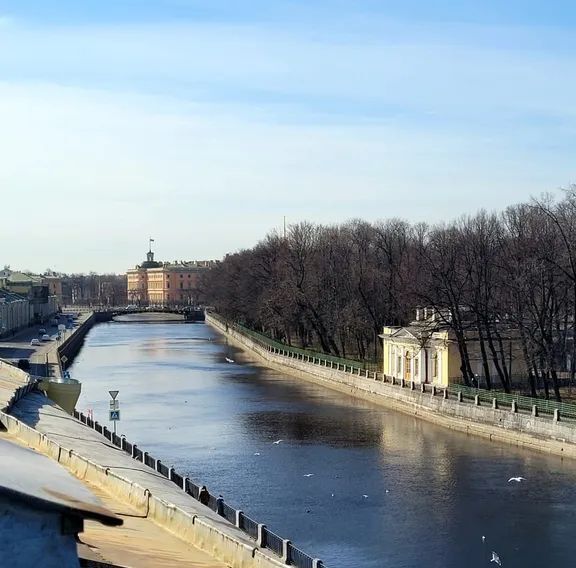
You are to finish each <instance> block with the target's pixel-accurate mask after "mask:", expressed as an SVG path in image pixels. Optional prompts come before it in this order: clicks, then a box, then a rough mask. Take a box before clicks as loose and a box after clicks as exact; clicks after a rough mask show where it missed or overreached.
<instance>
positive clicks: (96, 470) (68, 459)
mask: <svg viewBox="0 0 576 568" xmlns="http://www.w3.org/2000/svg"><path fill="white" fill-rule="evenodd" d="M0 422H1V423H2V424H3V425H4V427H5V428H6V430H7V431H8V432H9V433H10V434H11V435H13V436H15V437H16V438H18V439H20V440H21V441H23V442H24V443H26V444H27V445H28V446H30V447H31V448H34V449H36V450H37V451H39V452H41V453H43V454H45V455H47V456H50V457H51V458H53V459H54V460H56V461H58V462H59V463H60V464H62V465H63V466H64V467H66V468H67V469H68V470H69V471H70V472H71V473H73V474H74V475H75V476H76V477H77V478H79V479H81V480H85V481H87V482H89V483H92V484H94V485H96V486H98V487H101V488H102V489H104V490H105V491H106V492H107V493H110V494H111V495H113V496H114V497H116V498H117V499H118V500H119V501H121V502H124V503H127V504H130V505H132V506H133V507H135V508H136V509H137V510H138V511H139V512H141V514H142V515H146V516H147V517H148V518H150V519H151V520H152V521H153V522H155V523H156V524H157V525H159V526H160V527H162V528H163V529H166V530H167V531H169V532H170V533H172V534H174V535H176V536H177V537H179V538H181V539H182V540H184V541H185V542H189V543H190V544H193V545H194V546H196V547H197V548H199V549H200V550H203V551H204V552H206V553H208V554H210V555H211V556H213V557H214V558H216V559H218V560H221V561H223V562H226V563H227V564H228V565H229V566H231V567H232V568H253V567H254V568H273V567H280V566H285V564H284V563H283V562H282V561H281V560H279V559H276V558H274V557H273V556H272V555H271V554H270V553H269V552H267V551H265V550H260V549H258V548H257V547H256V543H254V545H252V544H251V543H250V541H249V539H247V538H246V537H245V535H244V534H243V533H241V532H240V531H239V530H238V529H236V528H235V527H234V526H233V525H230V524H229V523H227V522H226V521H224V520H223V519H218V520H215V519H212V518H211V514H212V512H211V511H207V513H206V515H197V514H193V513H189V512H187V511H184V510H183V509H181V508H180V507H177V506H176V505H174V504H172V503H169V502H168V501H166V500H164V499H162V498H160V497H157V496H155V495H154V494H152V493H151V492H150V490H149V489H147V488H145V487H142V486H141V485H139V484H137V483H135V482H133V481H131V480H130V479H128V478H127V477H124V476H122V475H119V474H118V473H116V472H113V471H111V470H110V468H108V467H103V466H101V465H98V464H96V463H94V462H93V461H91V460H90V459H88V458H86V457H84V456H81V455H79V454H77V453H76V452H74V451H72V450H70V449H68V448H65V447H63V446H61V445H59V444H57V443H56V442H54V441H52V440H50V439H49V438H48V436H46V435H45V434H42V433H40V432H38V431H37V430H35V429H34V428H31V427H30V426H27V425H26V424H24V423H23V422H21V421H20V420H18V419H17V418H15V417H14V416H11V415H9V414H6V413H4V412H0ZM190 499H192V498H191V497H190Z"/></svg>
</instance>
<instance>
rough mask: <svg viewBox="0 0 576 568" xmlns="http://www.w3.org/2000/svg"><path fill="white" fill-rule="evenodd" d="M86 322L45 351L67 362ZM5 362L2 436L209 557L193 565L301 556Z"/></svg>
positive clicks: (274, 562)
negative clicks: (59, 403) (6, 381)
mask: <svg viewBox="0 0 576 568" xmlns="http://www.w3.org/2000/svg"><path fill="white" fill-rule="evenodd" d="M94 323H97V320H95V318H94V317H92V315H87V316H86V317H85V318H84V320H83V321H82V323H81V325H79V326H78V327H77V328H76V329H75V332H76V334H77V335H76V338H77V339H76V340H74V341H73V338H72V337H68V338H67V340H68V341H66V342H63V343H62V344H61V345H59V346H58V348H60V349H62V351H59V349H58V348H56V345H55V344H54V347H55V348H54V349H53V350H52V351H53V352H54V353H53V354H52V357H56V359H58V358H59V357H60V356H61V355H63V356H64V357H67V356H66V355H65V354H66V353H68V356H69V360H70V361H71V360H72V359H73V357H74V356H75V354H76V353H77V352H78V351H79V349H80V348H81V345H82V343H83V339H84V335H85V334H86V333H87V332H88V330H89V329H90V328H91V327H92V325H93V324H94ZM64 362H65V363H67V362H68V358H66V360H65V361H64ZM58 365H60V363H58ZM6 368H7V369H6V370H5V371H6V374H7V373H8V372H10V373H11V374H12V375H14V377H11V381H10V385H9V387H10V386H12V387H15V386H16V385H20V386H17V388H16V390H15V391H14V392H13V394H12V393H11V391H10V388H8V389H7V392H6V397H7V398H8V401H7V405H6V408H5V412H0V421H1V422H2V425H3V426H4V428H5V429H6V430H7V433H8V435H9V436H11V437H12V438H13V439H14V440H17V441H19V442H20V443H23V444H26V445H28V446H29V447H32V448H34V449H35V450H37V451H39V452H41V453H43V454H45V455H48V456H49V457H51V458H53V459H55V460H56V461H58V462H59V463H60V464H61V465H63V466H64V467H66V468H67V469H68V470H69V471H70V472H71V473H73V474H74V475H75V476H76V477H78V478H79V479H80V480H82V481H84V482H85V483H86V484H87V485H88V486H95V487H96V488H97V489H98V490H101V491H104V492H105V493H106V494H108V495H109V500H110V502H112V503H116V508H119V509H122V507H123V506H126V507H130V508H132V509H134V510H136V512H137V513H138V515H139V516H141V517H142V518H145V519H146V520H147V522H149V523H150V522H152V523H154V524H155V525H156V526H158V527H160V528H162V529H163V530H166V531H168V532H169V533H171V534H173V535H175V536H176V537H178V538H179V539H181V540H182V542H184V543H187V544H188V545H189V546H192V547H195V550H197V553H196V554H195V555H191V556H190V558H189V559H188V560H195V559H196V558H197V557H199V555H200V551H202V552H203V553H204V555H205V556H206V555H208V556H209V557H210V558H214V559H216V560H214V561H213V562H206V561H203V563H202V562H200V560H199V561H198V562H199V565H205V566H214V567H217V568H220V567H222V568H223V567H224V566H228V567H235V566H238V567H242V568H249V567H254V568H272V567H276V566H283V565H285V564H286V563H287V562H288V561H289V558H291V556H292V555H300V556H301V557H305V556H306V555H304V554H303V553H302V552H301V551H299V550H298V549H296V548H295V547H293V546H292V545H291V543H289V541H287V540H282V539H280V540H277V539H278V537H277V535H275V534H274V533H272V532H270V531H267V529H266V527H265V526H264V525H260V524H258V523H255V522H254V521H253V520H252V519H250V518H249V517H247V516H246V515H243V513H242V512H241V511H235V510H234V509H232V508H231V507H229V506H228V505H227V504H226V503H225V502H224V500H223V499H216V498H215V496H211V497H210V501H209V502H208V503H207V505H208V506H206V504H203V502H201V498H200V494H199V486H197V485H195V484H193V483H192V482H191V481H189V480H188V479H187V478H185V477H182V476H180V475H178V474H177V472H175V471H173V469H172V468H168V467H167V466H165V465H164V464H163V463H162V462H161V461H160V460H156V459H154V458H152V456H150V455H149V454H148V453H147V452H143V451H142V450H140V449H138V448H137V446H136V445H135V444H130V443H128V442H127V441H126V439H125V438H124V437H122V438H121V437H120V436H117V435H116V434H112V433H111V432H110V431H109V430H108V429H107V428H105V427H102V426H101V425H99V424H98V423H97V422H94V421H93V420H91V419H90V418H87V417H85V416H81V415H79V414H77V413H76V418H81V420H78V419H75V418H72V417H70V416H68V415H67V414H66V413H65V412H64V411H63V410H62V409H60V408H59V407H58V406H57V405H55V404H54V403H52V402H51V401H49V400H48V399H46V398H45V397H43V396H42V395H40V394H38V393H37V392H35V391H34V387H35V384H34V382H29V381H26V380H25V379H26V377H27V375H26V373H24V372H23V371H21V370H19V369H16V368H15V367H13V366H10V365H6ZM21 383H22V384H21ZM0 386H1V385H0ZM11 394H12V396H11ZM87 426H88V427H87ZM127 450H130V451H127ZM112 508H113V509H115V507H112ZM129 516H130V515H128V517H129ZM99 530H100V531H101V529H99ZM147 530H148V532H149V533H153V532H154V531H153V530H150V529H147ZM99 534H100V536H99V537H98V538H100V539H101V542H100V545H101V546H100V547H101V548H102V549H106V550H109V549H110V546H111V545H110V542H108V541H107V540H106V539H107V538H108V537H110V538H117V539H122V536H121V535H119V534H118V533H114V535H117V536H116V537H114V536H113V535H112V534H109V533H107V536H105V535H102V533H101V532H100V533H99ZM131 534H132V533H131ZM132 536H134V537H135V538H134V539H133V540H134V541H135V542H139V541H140V542H144V541H146V540H147V539H148V537H147V536H146V535H144V534H138V535H132ZM251 537H252V538H251ZM167 538H168V539H169V537H167ZM273 547H274V548H273ZM180 548H182V547H180ZM272 550H274V552H275V553H276V554H273V553H272ZM111 554H112V556H109V557H110V558H115V559H118V558H120V557H119V556H118V555H117V554H115V553H114V551H112V553H111ZM283 559H284V561H283ZM298 559H299V557H298V558H296V560H298ZM308 559H309V558H308ZM153 560H154V561H152V560H151V563H150V565H158V564H160V563H162V564H165V558H162V555H159V556H158V557H156V558H154V559H153ZM309 560H310V562H312V564H313V565H314V566H321V563H320V561H318V560H312V559H309ZM293 564H295V565H298V566H307V565H308V564H300V563H299V562H293ZM134 565H140V563H137V564H134ZM170 565H172V564H170ZM174 565H175V566H176V565H178V564H174ZM188 565H190V564H188Z"/></svg>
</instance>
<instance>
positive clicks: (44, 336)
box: [42, 333, 50, 341]
mask: <svg viewBox="0 0 576 568" xmlns="http://www.w3.org/2000/svg"><path fill="white" fill-rule="evenodd" d="M42 341H50V336H49V335H48V334H47V333H45V334H44V335H43V336H42Z"/></svg>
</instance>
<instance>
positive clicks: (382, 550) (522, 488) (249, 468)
mask: <svg viewBox="0 0 576 568" xmlns="http://www.w3.org/2000/svg"><path fill="white" fill-rule="evenodd" d="M226 359H229V360H232V361H234V362H233V363H228V362H227V361H226ZM71 372H72V375H73V376H76V377H82V379H83V384H84V389H83V393H82V398H81V400H80V403H79V406H78V407H79V409H80V410H82V411H83V412H87V411H92V412H93V414H94V417H95V418H96V419H97V420H99V421H100V422H101V423H104V424H106V415H107V410H108V398H109V397H108V394H107V391H108V390H109V389H113V388H114V389H118V390H120V395H119V399H120V404H121V411H122V413H123V414H122V421H121V422H120V423H119V432H121V433H122V434H125V435H126V439H127V440H129V441H130V442H135V443H137V445H138V447H139V448H142V449H146V450H147V451H148V452H149V453H150V455H151V456H153V457H154V458H157V459H159V460H161V462H162V465H163V466H164V467H167V468H170V467H173V468H174V470H175V471H176V472H178V473H179V474H180V475H183V476H187V477H188V478H189V479H190V480H192V481H193V482H194V483H195V484H197V485H198V484H200V483H203V484H205V485H206V486H207V487H208V489H209V490H210V493H211V494H212V495H219V494H221V495H222V496H223V498H224V500H225V502H226V503H227V504H229V505H230V506H232V507H233V508H235V509H241V510H242V511H244V513H245V514H246V515H248V516H249V517H250V518H252V519H256V520H258V521H259V522H261V523H265V524H266V526H267V527H268V528H269V529H270V530H272V531H273V532H274V533H276V534H278V535H281V536H284V537H287V538H290V539H291V540H292V542H293V543H295V544H296V545H297V546H298V547H299V548H300V549H302V550H304V551H306V552H308V553H309V554H311V555H312V556H314V557H318V558H322V559H323V560H324V562H325V564H326V565H327V566H338V567H344V568H351V567H364V566H366V567H370V568H376V567H382V566H407V567H412V566H414V567H419V566H432V567H446V566H447V567H450V568H451V567H454V568H456V567H460V566H462V565H463V564H466V565H467V566H472V567H481V566H487V565H490V558H491V551H492V550H495V551H497V552H498V554H499V555H500V558H501V559H502V562H503V565H508V566H510V565H512V566H523V567H524V566H528V567H532V566H534V567H536V566H542V565H554V566H571V565H572V559H573V555H574V545H573V544H572V542H571V538H570V535H571V534H572V532H573V531H574V530H575V529H576V521H575V519H574V518H573V515H572V514H571V506H570V503H571V502H573V500H574V498H575V497H576V484H575V483H574V482H575V481H576V462H574V461H573V460H562V459H561V458H558V457H556V456H552V455H545V454H542V453H538V452H533V451H527V450H526V449H523V448H518V447H514V446H512V445H509V444H500V443H495V442H490V441H489V440H487V439H482V438H480V437H473V436H467V435H466V434H464V433H461V432H455V431H450V430H448V429H446V428H441V427H439V426H437V425H435V424H433V423H429V422H426V421H422V420H419V419H417V418H415V417H413V416H410V415H408V414H403V413H399V412H397V411H396V410H394V409H390V408H386V407H383V406H380V405H376V404H374V403H373V402H372V401H367V400H362V399H360V398H358V397H352V396H350V395H349V394H348V393H343V392H338V391H335V390H333V389H327V388H325V386H324V385H319V384H315V383H313V382H310V381H303V380H302V379H301V378H299V377H294V376H292V375H291V374H288V373H286V372H285V371H284V370H271V369H268V368H266V367H264V366H263V362H262V361H258V359H257V358H256V357H255V356H253V355H252V354H250V353H249V352H248V351H246V352H241V351H239V350H238V349H237V348H235V347H233V346H232V345H231V344H230V345H227V344H226V341H225V338H224V337H223V336H222V335H220V334H219V332H217V331H216V330H215V329H213V328H211V327H209V326H206V325H202V324H200V325H175V324H161V323H158V324H154V325H141V324H138V323H132V324H131V323H122V324H120V323H105V324H102V325H97V326H95V327H94V328H93V329H92V330H91V331H90V332H89V334H88V335H87V337H86V342H85V345H84V347H83V348H82V350H81V351H80V353H79V355H78V357H77V358H76V360H75V362H74V364H73V366H72V368H71ZM405 390H408V389H405ZM426 394H427V396H431V393H426ZM274 442H277V443H274ZM310 474H312V475H310ZM518 475H520V476H523V477H525V478H526V481H525V482H522V483H509V482H508V479H509V478H510V477H512V476H518ZM482 536H485V537H486V538H485V541H484V542H483V541H482Z"/></svg>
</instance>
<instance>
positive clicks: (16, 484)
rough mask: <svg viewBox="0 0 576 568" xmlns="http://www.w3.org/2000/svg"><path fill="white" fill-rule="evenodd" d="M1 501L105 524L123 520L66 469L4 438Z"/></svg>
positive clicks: (0, 444)
mask: <svg viewBox="0 0 576 568" xmlns="http://www.w3.org/2000/svg"><path fill="white" fill-rule="evenodd" d="M0 463H2V467H1V468H0V499H2V498H6V497H7V498H10V499H11V500H16V501H22V502H23V503H26V504H28V505H29V506H30V507H33V508H36V509H43V510H47V511H53V512H62V513H66V512H68V513H75V514H79V515H80V516H82V517H83V518H87V519H94V520H97V521H100V522H101V523H103V524H105V525H111V526H115V525H121V524H122V522H123V521H122V519H121V518H120V517H117V516H116V515H115V514H114V513H112V512H111V511H109V510H108V509H106V508H105V507H104V506H102V504H101V503H100V501H99V500H98V499H97V498H96V496H95V495H94V494H93V493H92V492H91V491H90V490H89V489H88V488H86V487H85V486H84V485H83V484H82V483H81V482H80V481H78V480H77V479H76V478H75V477H72V475H70V474H69V473H68V472H67V471H66V470H65V469H64V468H63V467H62V466H60V465H59V464H58V463H56V462H54V461H53V460H51V459H50V458H47V457H46V456H43V455H42V454H39V453H37V452H34V451H32V450H29V449H27V448H23V447H21V446H18V445H16V444H14V443H12V442H10V441H8V440H3V439H0Z"/></svg>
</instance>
